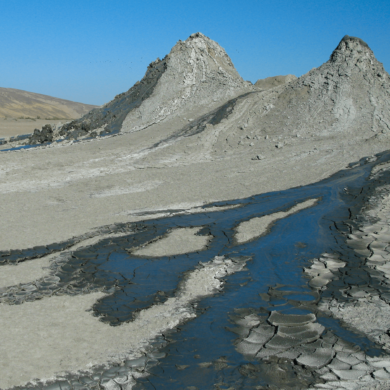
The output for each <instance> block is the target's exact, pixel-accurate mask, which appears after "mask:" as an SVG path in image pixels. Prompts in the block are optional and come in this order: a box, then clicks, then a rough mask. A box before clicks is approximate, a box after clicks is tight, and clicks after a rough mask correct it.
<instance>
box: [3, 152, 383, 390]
mask: <svg viewBox="0 0 390 390" xmlns="http://www.w3.org/2000/svg"><path fill="white" fill-rule="evenodd" d="M389 159H390V154H381V155H378V156H377V157H376V158H374V159H371V160H370V159H363V160H361V161H360V162H358V163H356V164H355V165H354V166H351V167H350V168H348V169H345V170H343V171H340V172H339V173H337V174H335V175H333V176H332V177H331V178H329V179H326V180H323V181H320V182H318V183H315V184H312V185H308V186H305V187H299V188H293V189H289V190H286V191H280V192H273V193H267V194H262V195H257V196H253V197H251V198H248V199H243V200H236V201H229V202H219V203H214V204H211V205H207V206H205V207H204V210H202V211H201V212H198V213H194V214H186V213H177V214H176V215H174V216H171V217H164V218H159V219H153V220H150V219H149V220H147V221H144V222H140V223H133V224H127V225H115V226H110V227H106V228H105V232H106V233H107V232H108V233H116V232H121V231H122V232H126V229H128V231H129V233H128V234H125V233H124V234H122V235H121V236H119V237H116V238H115V237H114V238H112V237H111V238H105V239H104V238H103V239H102V240H100V241H99V242H98V243H96V244H94V245H91V246H88V247H84V248H80V249H76V250H73V251H72V252H71V255H69V256H68V257H63V259H62V262H57V263H55V264H56V265H52V266H51V273H52V276H53V279H52V281H51V284H50V283H41V284H40V283H39V281H38V282H36V283H35V284H34V286H35V288H30V291H31V293H28V291H29V289H28V288H26V286H22V285H19V286H16V287H15V286H13V289H8V290H7V289H3V290H2V298H1V300H2V302H3V303H8V304H24V302H26V301H34V300H35V299H40V298H42V296H45V295H47V296H50V294H55V295H67V294H68V295H77V294H86V293H89V292H94V291H103V292H104V293H106V295H105V296H104V297H103V298H102V299H100V300H99V301H97V302H96V304H95V305H94V306H93V312H92V313H91V315H94V316H96V317H99V319H100V321H102V322H104V323H106V324H107V326H113V327H121V326H124V325H125V324H126V323H129V322H132V321H135V320H136V319H137V316H139V314H140V313H141V312H142V311H143V310H145V309H150V308H151V307H154V306H158V305H163V304H164V303H165V302H167V301H168V300H169V299H171V298H174V297H176V298H177V299H179V298H180V297H183V296H186V294H187V292H186V288H189V287H188V286H189V285H190V284H191V283H190V282H191V280H193V279H191V277H193V276H194V275H195V274H194V272H195V271H200V270H204V271H205V272H206V271H207V272H209V273H211V274H212V275H213V277H212V279H213V280H214V281H217V283H216V284H214V285H210V286H211V287H210V286H209V287H207V286H206V287H204V288H205V289H207V288H210V289H211V290H210V291H209V293H207V294H206V293H204V291H203V292H201V293H199V294H197V293H196V292H195V293H194V298H193V299H189V300H188V302H189V303H188V307H189V308H188V307H187V310H188V311H189V313H190V316H189V317H188V318H187V319H186V320H185V321H181V322H180V323H179V324H178V325H177V324H176V325H175V326H173V327H172V328H171V329H167V330H165V331H164V332H162V333H161V334H158V335H156V337H154V338H153V340H152V341H151V342H150V343H149V344H148V346H146V347H145V348H144V350H143V356H142V357H141V358H138V359H133V360H131V359H127V360H126V359H125V360H122V361H120V362H119V361H118V364H113V365H111V366H110V367H108V368H107V367H103V366H102V367H100V368H99V367H94V368H92V369H91V370H90V371H89V372H85V373H84V374H69V375H67V376H64V377H63V378H62V379H61V381H59V380H58V381H54V382H50V383H46V384H44V383H43V382H42V383H40V384H39V382H37V384H36V385H32V384H31V385H29V386H26V387H24V388H48V386H50V388H51V389H54V388H58V389H65V388H66V389H73V388H74V389H80V388H107V389H120V388H122V389H131V388H133V389H170V390H172V389H193V390H194V389H211V388H215V389H261V388H275V389H280V388H283V389H290V388H291V389H300V388H302V389H303V388H308V387H310V386H313V385H315V384H321V383H326V382H328V381H329V380H331V379H332V380H342V379H345V378H344V377H343V375H344V374H345V373H344V372H342V371H343V370H344V371H349V372H348V373H347V376H348V375H351V376H353V375H355V374H356V378H355V377H353V378H352V379H357V378H358V376H359V375H360V377H362V376H364V375H371V373H372V370H371V371H370V370H369V369H366V372H365V373H363V371H364V369H363V368H362V369H361V370H360V371H359V369H358V368H356V369H355V368H354V367H355V366H354V364H353V363H352V362H353V361H354V359H355V360H356V362H357V363H356V362H355V365H357V364H360V366H359V367H362V364H365V359H371V358H375V357H378V356H383V355H384V354H385V352H384V351H383V350H382V349H381V347H380V346H379V345H376V344H375V343H374V342H373V341H372V340H370V339H368V338H367V337H365V336H364V335H363V334H361V333H359V332H358V331H356V330H355V331H354V330H353V329H352V328H347V327H346V326H345V325H343V324H342V323H341V322H340V321H339V320H337V319H335V318H332V317H331V316H330V315H329V314H326V312H322V311H321V310H319V303H320V302H321V301H322V300H323V299H330V298H332V299H333V298H334V299H337V301H338V302H341V303H342V302H348V301H349V300H350V299H351V294H348V291H351V289H352V290H353V289H358V290H363V289H365V291H374V290H375V291H379V294H383V296H386V294H387V293H388V289H387V286H386V285H385V284H383V283H381V282H380V280H379V279H378V278H375V277H373V274H372V273H371V272H369V270H368V268H367V267H366V265H365V261H364V260H365V257H364V256H363V255H361V254H359V253H357V252H356V251H355V250H354V249H352V248H351V247H350V246H348V245H347V236H348V235H349V234H351V232H352V230H353V229H354V228H355V227H356V226H357V225H358V224H359V218H360V217H359V213H360V210H361V207H362V206H363V205H364V204H365V202H366V201H367V199H368V198H369V197H370V196H371V194H372V193H373V191H375V188H376V187H377V186H379V185H382V184H383V183H388V182H389V181H388V177H386V176H385V174H383V175H382V176H379V177H377V178H376V179H370V173H371V170H372V168H373V167H374V166H375V165H377V164H381V163H383V162H386V161H388V160H389ZM226 206H232V207H230V208H229V207H226ZM210 207H213V208H214V209H215V208H217V210H218V208H221V209H220V210H222V211H212V212H211V211H208V209H209V208H210ZM192 228H197V229H192ZM177 229H187V230H188V229H192V230H191V231H193V232H194V237H195V238H196V239H197V238H199V240H200V241H199V242H200V243H201V247H199V248H198V249H197V248H195V249H194V248H192V249H190V251H189V252H187V253H182V254H172V253H169V251H168V252H167V253H169V255H168V256H164V255H163V253H164V252H159V250H160V249H161V248H160V249H159V248H158V244H159V241H161V243H162V244H163V241H162V240H164V239H165V240H169V239H170V238H169V237H170V234H172V232H174V231H176V230H177ZM103 230H104V229H103ZM172 240H174V238H172ZM202 240H203V241H202ZM76 241H77V239H74V240H73V241H70V242H66V243H59V244H53V245H51V246H47V247H40V248H31V249H28V250H24V251H11V252H7V253H5V252H4V253H1V254H0V255H1V257H0V259H1V261H2V265H6V264H9V263H22V262H24V261H34V259H35V258H38V257H42V256H44V255H46V254H48V253H59V256H61V253H62V252H63V251H66V249H67V248H68V247H70V246H72V245H74V244H75V242H76ZM167 242H168V247H169V246H170V244H169V241H167ZM172 242H174V241H172ZM153 245H154V247H153ZM172 245H174V244H172ZM148 248H150V251H151V252H150V253H149V254H148ZM162 248H163V249H162V250H163V251H164V246H162ZM168 249H171V252H172V251H173V253H174V248H172V247H171V248H168ZM207 267H209V268H207ZM213 267H214V268H213ZM218 267H219V268H218ZM208 270H210V271H208ZM207 272H206V273H205V274H207ZM213 272H214V273H213ZM194 280H195V281H196V279H194ZM204 283H206V280H204ZM195 287H196V286H195ZM18 289H19V290H23V291H26V293H25V294H18ZM194 291H196V288H195V290H194ZM389 297H390V296H389ZM45 299H48V298H45ZM180 299H181V298H180ZM183 299H184V298H183ZM359 356H360V358H359ZM359 359H360V360H359ZM343 364H344V365H343ZM343 367H344V368H343ZM357 371H359V372H360V374H358V373H356V372H357ZM347 379H348V378H347ZM99 386H100V387H99Z"/></svg>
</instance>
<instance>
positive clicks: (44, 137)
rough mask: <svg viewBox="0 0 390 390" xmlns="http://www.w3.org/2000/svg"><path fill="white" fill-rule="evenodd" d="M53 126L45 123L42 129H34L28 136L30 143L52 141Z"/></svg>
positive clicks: (36, 143)
mask: <svg viewBox="0 0 390 390" xmlns="http://www.w3.org/2000/svg"><path fill="white" fill-rule="evenodd" d="M53 138H54V137H53V128H52V127H51V126H50V125H45V126H43V127H42V130H39V129H35V130H34V133H33V135H32V136H31V137H30V141H29V144H30V145H38V144H45V143H48V142H53Z"/></svg>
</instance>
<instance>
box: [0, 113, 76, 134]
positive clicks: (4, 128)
mask: <svg viewBox="0 0 390 390" xmlns="http://www.w3.org/2000/svg"><path fill="white" fill-rule="evenodd" d="M69 120H71V119H63V120H62V121H58V120H54V121H53V120H50V119H49V120H48V119H16V118H8V119H4V118H0V138H8V137H14V136H16V135H22V134H31V133H33V132H34V129H39V130H40V129H41V128H42V126H44V125H46V124H48V123H49V124H57V123H58V122H62V123H66V122H68V121H69Z"/></svg>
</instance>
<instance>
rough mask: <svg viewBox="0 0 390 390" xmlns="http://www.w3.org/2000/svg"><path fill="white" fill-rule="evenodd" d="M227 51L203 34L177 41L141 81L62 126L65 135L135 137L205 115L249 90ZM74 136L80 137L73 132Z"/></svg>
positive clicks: (150, 66) (154, 63)
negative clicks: (169, 121)
mask: <svg viewBox="0 0 390 390" xmlns="http://www.w3.org/2000/svg"><path fill="white" fill-rule="evenodd" d="M249 85H250V83H248V82H245V81H244V80H243V79H242V78H241V77H240V75H239V74H238V72H237V71H236V69H235V68H234V66H233V63H232V62H231V60H230V58H229V56H228V55H227V54H226V52H225V50H224V49H223V48H222V47H221V46H219V45H218V44H217V43H216V42H214V41H212V40H211V39H209V38H207V37H206V36H205V35H203V34H201V33H196V34H192V35H191V36H190V37H189V38H188V39H187V40H186V41H184V42H182V41H179V42H178V43H177V44H176V45H175V46H174V47H173V48H172V50H171V52H170V53H169V54H168V55H167V56H165V57H164V58H163V59H162V60H160V59H159V58H157V60H156V61H154V62H152V63H151V64H150V65H149V66H148V68H147V70H146V73H145V76H144V77H143V79H142V80H141V81H140V82H137V83H135V85H134V86H133V87H132V88H130V89H129V90H128V91H127V92H124V93H122V94H119V95H117V96H116V97H115V99H114V100H112V101H111V102H109V103H107V104H105V105H104V106H103V107H101V108H98V109H95V110H92V111H91V112H90V113H88V114H87V115H85V116H84V117H83V118H81V119H80V120H78V121H74V122H71V123H70V124H68V125H65V126H63V128H62V135H70V136H72V132H74V130H77V129H79V128H81V127H82V126H84V131H85V134H84V135H86V134H87V133H88V132H89V133H91V132H93V131H96V133H97V134H100V133H102V134H107V133H112V132H119V131H125V132H129V131H130V132H131V131H137V130H140V129H143V128H145V127H148V126H151V125H153V124H155V123H158V122H161V121H163V120H164V119H166V118H167V117H172V116H174V115H184V116H185V113H186V111H187V110H188V108H190V109H191V110H192V111H193V110H194V109H195V108H199V110H200V111H202V110H203V111H204V110H205V109H207V107H208V106H209V105H210V104H215V102H218V101H221V102H223V101H224V100H227V99H229V98H230V97H233V96H235V95H237V94H238V92H239V91H240V90H243V89H245V88H248V86H249ZM74 135H78V136H79V135H80V134H76V133H74Z"/></svg>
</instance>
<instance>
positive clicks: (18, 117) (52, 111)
mask: <svg viewBox="0 0 390 390" xmlns="http://www.w3.org/2000/svg"><path fill="white" fill-rule="evenodd" d="M95 107H96V106H93V105H91V104H83V103H76V102H71V101H69V100H64V99H58V98H54V97H51V96H47V95H42V94H39V93H33V92H27V91H21V90H19V89H12V88H0V138H3V137H12V136H15V135H20V134H28V133H32V132H33V131H34V129H36V128H41V127H42V126H43V125H45V124H46V123H52V122H53V123H57V122H59V121H60V120H62V122H64V121H65V122H66V121H69V120H72V119H77V118H79V117H80V116H82V115H84V114H86V113H87V112H88V111H90V110H92V109H93V108H95Z"/></svg>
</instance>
